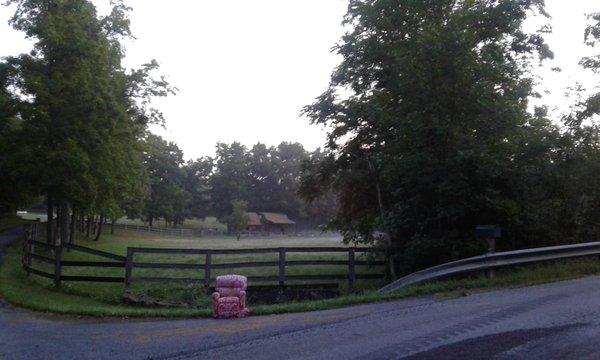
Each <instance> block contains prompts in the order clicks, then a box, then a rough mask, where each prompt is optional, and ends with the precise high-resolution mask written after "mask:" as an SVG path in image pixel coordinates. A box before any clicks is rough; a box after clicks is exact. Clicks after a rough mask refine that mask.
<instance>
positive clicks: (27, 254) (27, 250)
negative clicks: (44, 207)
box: [23, 226, 33, 277]
mask: <svg viewBox="0 0 600 360" xmlns="http://www.w3.org/2000/svg"><path fill="white" fill-rule="evenodd" d="M31 230H32V227H30V226H25V233H24V235H25V239H24V244H23V266H24V267H25V272H26V273H27V277H29V275H31V271H29V269H30V268H31V252H32V247H33V242H32V241H31V240H32V238H31V234H30V232H31Z"/></svg>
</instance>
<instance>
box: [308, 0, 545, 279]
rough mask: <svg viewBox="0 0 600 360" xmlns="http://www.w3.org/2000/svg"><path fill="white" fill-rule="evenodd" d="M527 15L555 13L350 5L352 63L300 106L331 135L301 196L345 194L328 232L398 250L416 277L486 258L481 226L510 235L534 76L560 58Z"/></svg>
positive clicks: (347, 51)
mask: <svg viewBox="0 0 600 360" xmlns="http://www.w3.org/2000/svg"><path fill="white" fill-rule="evenodd" d="M531 14H541V15H545V12H544V10H543V6H542V2H540V1H535V0H531V1H512V0H500V1H492V2H489V1H478V0H475V1H466V0H465V1H460V0H459V1H456V0H442V1H438V0H436V1H433V0H431V1H408V0H378V1H375V0H373V1H363V0H353V1H351V2H350V5H349V7H348V13H347V15H346V17H345V20H344V23H345V24H346V25H348V26H349V27H351V28H352V30H350V31H349V32H348V33H347V34H346V35H345V36H344V37H343V38H342V41H341V42H340V44H338V45H337V46H336V47H335V51H336V52H337V53H338V54H339V55H341V56H342V58H343V60H342V63H341V64H340V65H339V66H338V67H337V69H336V70H335V71H334V73H333V75H332V79H331V85H330V87H329V89H327V90H326V91H325V92H324V93H323V94H322V95H321V96H320V97H319V98H317V100H316V102H315V103H314V104H312V105H310V106H307V107H306V108H305V109H304V113H305V114H306V115H308V116H309V118H310V119H311V121H312V123H316V124H323V125H327V126H329V127H330V128H331V129H332V130H331V131H330V132H329V136H328V143H327V147H328V149H329V150H330V151H331V155H330V156H328V157H326V158H325V159H324V160H323V161H322V162H321V163H320V164H319V165H318V166H313V168H312V170H311V173H310V174H306V175H305V176H304V182H305V187H304V190H306V189H308V188H312V189H313V190H314V191H313V192H312V193H307V191H303V194H304V195H305V196H306V197H307V198H309V199H311V198H313V197H316V196H318V195H319V194H321V193H322V192H323V191H324V190H325V189H330V188H333V189H334V190H335V191H337V192H338V193H339V200H340V208H339V211H338V213H337V215H336V218H335V219H334V221H333V222H332V225H333V226H335V227H336V228H338V229H340V230H341V231H342V232H343V234H344V236H345V239H346V240H347V241H353V242H367V243H373V242H377V241H382V242H384V244H382V245H385V246H386V247H388V248H394V249H399V250H394V251H396V255H395V256H396V257H397V258H398V259H401V260H402V261H401V266H402V268H400V270H401V271H409V270H412V269H414V268H420V267H425V266H428V265H432V264H436V263H439V262H442V261H446V260H450V259H454V258H457V257H460V256H465V255H468V254H472V253H476V252H478V251H480V250H481V245H477V242H476V241H474V239H473V236H472V231H473V228H474V226H476V225H477V224H484V223H500V224H501V225H503V226H505V227H506V226H509V223H508V220H509V219H510V214H509V212H510V204H511V203H512V202H513V199H510V197H509V194H510V191H509V190H510V189H509V185H508V184H510V181H509V180H510V179H509V178H508V176H509V174H511V173H513V170H514V166H515V164H514V162H513V159H514V157H515V156H516V154H519V153H520V152H521V151H523V150H524V149H522V148H519V146H520V145H522V142H521V141H520V139H521V138H522V137H523V136H526V135H528V134H529V132H530V127H529V125H528V122H529V120H530V119H531V116H530V114H528V112H527V98H528V97H529V96H530V95H532V86H531V84H532V81H531V79H529V78H528V77H527V76H526V75H527V71H528V69H529V66H530V63H531V61H533V60H534V59H535V57H538V58H540V59H544V58H547V57H551V56H552V54H551V52H550V51H549V50H548V48H547V46H546V45H545V44H544V42H543V38H542V36H541V35H540V34H539V33H534V34H528V33H526V32H525V31H524V30H523V22H524V20H525V19H526V17H527V16H528V15H531ZM319 189H320V191H319ZM423 254H427V256H424V255H423ZM390 271H391V272H392V273H393V270H392V269H390Z"/></svg>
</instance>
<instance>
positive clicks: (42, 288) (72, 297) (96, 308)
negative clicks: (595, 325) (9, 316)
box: [0, 235, 600, 318]
mask: <svg viewBox="0 0 600 360" xmlns="http://www.w3.org/2000/svg"><path fill="white" fill-rule="evenodd" d="M281 241H284V240H282V239H278V240H277V239H274V238H272V239H262V240H259V239H245V240H242V241H241V242H238V241H237V240H232V239H230V238H229V239H227V238H224V239H212V238H211V239H206V238H202V239H197V240H191V239H173V240H164V239H160V238H147V237H141V236H140V237H127V238H126V237H124V236H119V235H117V236H107V237H106V238H104V239H103V240H101V241H100V242H98V243H94V242H91V241H79V243H81V244H83V245H85V246H93V247H96V248H99V249H102V250H105V251H110V252H114V253H124V249H125V248H126V247H127V246H163V247H164V246H169V247H198V248H209V247H212V248H215V247H221V248H227V247H257V245H260V246H274V244H275V243H276V242H279V243H278V245H279V246H280V245H281ZM285 241H290V240H289V239H286V240H285ZM319 241H321V243H320V244H319V245H321V246H327V245H332V242H334V241H336V240H333V239H331V238H327V239H320V240H317V239H310V238H309V239H298V240H297V242H295V243H293V244H289V245H290V246H300V245H299V244H304V246H314V245H315V242H319ZM322 241H329V243H323V242H322ZM337 241H339V239H338V240H337ZM65 257H66V258H71V259H87V260H90V257H89V256H88V255H85V254H80V253H76V252H71V253H66V254H65ZM98 260H99V259H98ZM167 260H168V261H171V262H172V261H174V260H173V259H169V258H168V257H164V256H162V255H161V256H159V257H158V259H156V258H154V259H153V260H152V261H167ZM253 260H257V258H256V257H254V258H253ZM180 261H184V262H188V261H198V259H193V258H189V259H184V260H180ZM223 261H232V259H226V260H223ZM248 270H249V269H248ZM259 270H262V269H259ZM325 270H327V271H328V272H330V271H333V269H330V268H327V267H326V269H325ZM342 270H343V269H342ZM115 271H121V272H122V270H121V269H97V271H94V272H93V274H94V275H107V272H113V273H111V275H115V273H114V272H115ZM169 271H170V270H169ZM304 271H306V269H304ZM315 271H317V272H319V271H323V269H316V270H315ZM78 273H79V274H82V272H81V269H79V270H78ZM304 273H306V272H304ZM244 274H245V275H253V273H248V272H244ZM595 274H600V262H598V261H597V260H596V259H581V260H569V261H561V262H554V263H548V264H540V265H533V266H527V267H519V268H514V269H510V270H502V271H497V274H496V277H495V278H494V279H488V278H486V277H485V276H483V275H476V276H470V277H463V278H456V279H450V280H444V281H436V282H431V283H426V284H423V285H419V286H413V287H410V288H407V289H404V290H401V291H398V292H396V293H393V294H389V295H379V294H377V293H376V292H375V289H376V288H377V287H378V286H379V285H381V284H379V283H373V282H364V283H362V284H359V286H360V287H362V290H363V292H362V293H361V294H347V295H343V296H341V297H338V298H334V299H326V300H318V301H305V302H292V303H282V304H276V305H261V306H252V304H250V307H251V308H252V312H253V314H256V315H266V314H278V313H287V312H303V311H315V310H324V309H331V308H336V307H343V306H348V305H353V304H361V303H368V302H376V301H388V300H394V299H403V298H408V297H414V296H422V295H431V294H436V295H437V296H440V297H455V296H463V295H466V294H468V293H470V292H473V291H481V290H485V289H494V288H501V287H513V286H528V285H534V284H540V283H546V282H552V281H559V280H567V279H573V278H578V277H582V276H587V275H595ZM171 275H173V274H170V275H169V276H171ZM179 276H181V275H179ZM139 286H141V285H139ZM138 290H141V291H146V292H148V293H151V294H153V295H154V294H159V293H162V294H164V295H165V296H167V294H170V295H173V294H176V295H174V296H176V297H177V296H180V297H185V296H187V297H188V298H189V297H190V296H191V295H190V294H191V293H195V294H196V296H195V298H194V299H192V300H193V301H192V302H193V304H194V307H191V308H154V307H136V306H131V305H126V304H123V303H122V302H121V294H122V291H123V285H122V284H97V283H63V284H62V285H61V286H60V287H58V288H57V287H55V286H54V285H53V284H52V282H51V281H50V280H49V279H44V278H40V277H37V276H31V277H29V278H28V277H27V276H26V275H25V272H24V271H23V270H22V269H21V266H20V249H19V246H18V245H14V246H13V247H11V248H9V249H8V253H7V255H6V256H5V264H4V265H3V266H2V267H1V268H0V295H1V296H2V297H3V298H4V299H6V301H8V302H9V303H11V304H13V305H15V306H20V307H24V308H28V309H32V310H37V311H42V312H52V313H60V314H71V315H86V316H96V317H152V318H160V317H207V316H209V315H210V313H211V309H210V299H209V297H208V296H206V295H204V294H203V293H199V292H197V291H196V292H194V291H195V290H197V289H193V288H188V289H187V290H191V291H182V289H181V288H180V287H179V288H178V287H176V286H174V285H158V286H157V285H153V286H142V287H141V288H139V289H138ZM184 290H186V289H184ZM177 294H179V295H177ZM198 294H200V295H198ZM175 300H182V299H181V298H179V299H175ZM185 300H190V299H185Z"/></svg>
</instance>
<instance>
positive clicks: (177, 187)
mask: <svg viewBox="0 0 600 360" xmlns="http://www.w3.org/2000/svg"><path fill="white" fill-rule="evenodd" d="M145 145H146V148H145V152H144V154H145V156H144V163H145V165H146V168H147V170H148V176H149V178H150V186H149V187H150V194H149V196H148V198H147V199H146V202H145V204H144V209H143V211H142V215H143V216H144V217H145V218H146V220H147V221H148V222H149V223H150V226H152V222H153V220H154V219H156V218H159V217H160V218H163V219H165V220H166V221H167V222H171V223H182V222H183V220H184V219H185V213H184V211H185V206H186V205H185V198H184V195H185V194H184V192H183V188H182V187H183V182H184V180H185V172H184V169H183V168H182V167H181V166H182V165H183V152H182V151H181V150H180V149H179V148H178V147H177V145H175V143H173V142H167V141H165V140H163V139H162V138H161V137H160V136H157V135H153V134H150V133H148V134H147V135H146V142H145Z"/></svg>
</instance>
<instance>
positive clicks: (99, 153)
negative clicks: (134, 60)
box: [7, 0, 174, 242]
mask: <svg viewBox="0 0 600 360" xmlns="http://www.w3.org/2000/svg"><path fill="white" fill-rule="evenodd" d="M7 4H8V5H16V12H15V14H14V16H13V18H12V19H11V24H12V26H13V27H14V28H15V29H17V30H21V31H24V32H25V33H26V35H27V36H28V37H29V38H31V39H32V40H34V50H33V51H32V52H31V53H30V54H24V55H20V56H18V57H12V58H9V59H8V61H7V63H8V65H9V67H10V69H11V71H10V72H9V73H10V74H11V75H10V78H9V82H10V85H11V89H12V92H13V95H15V96H14V97H15V98H17V100H18V106H17V110H18V116H17V117H18V118H19V119H20V120H21V124H20V127H19V133H18V134H16V135H15V137H16V138H18V139H20V141H21V142H20V144H21V146H19V148H18V149H17V150H18V151H16V152H15V154H14V155H13V157H14V158H16V159H21V161H22V162H23V163H24V164H26V165H24V166H22V167H21V169H20V174H19V175H20V177H21V178H22V179H26V181H27V182H28V184H29V188H30V189H39V190H37V191H39V192H42V193H44V194H45V195H46V202H47V208H48V210H47V211H48V219H50V221H49V223H48V225H49V226H48V233H47V238H48V241H52V240H53V239H55V237H56V235H55V234H59V233H60V239H61V241H63V242H64V241H66V240H67V237H69V238H70V239H72V238H73V237H72V236H69V234H68V230H69V228H73V226H69V224H68V219H67V218H68V216H69V214H71V217H72V219H73V220H72V221H71V223H72V224H73V222H74V219H75V216H76V213H80V214H85V215H87V216H88V224H89V223H90V221H91V219H92V218H99V219H100V221H99V224H98V226H97V227H96V228H97V229H98V231H97V233H96V239H98V238H99V236H100V233H101V228H102V223H103V221H102V220H103V219H105V218H106V217H112V218H113V219H114V218H115V217H117V216H119V215H120V214H122V213H123V212H130V211H132V206H134V205H135V204H136V203H137V204H139V203H140V198H141V197H142V196H143V194H144V188H145V185H144V184H143V181H144V170H143V166H142V157H141V147H140V140H141V138H142V136H143V134H144V132H145V130H146V127H147V125H148V124H149V123H161V122H162V120H163V119H162V114H161V113H160V112H159V111H157V110H156V109H154V108H153V107H152V106H151V99H152V98H153V97H156V96H166V95H167V94H170V93H173V92H174V89H172V88H171V87H170V86H169V84H168V83H167V82H166V81H164V79H163V78H161V79H158V80H157V79H155V78H154V77H153V76H152V75H151V73H152V72H153V71H154V70H155V69H156V68H157V66H158V65H157V64H156V62H155V61H152V62H150V63H149V64H146V65H144V66H143V67H142V68H141V69H138V70H134V71H131V72H127V71H126V70H125V69H123V67H122V65H121V59H122V58H123V56H124V51H123V48H122V46H121V45H120V39H121V38H122V37H126V36H130V35H131V34H130V31H129V19H128V17H127V12H128V11H129V10H130V9H129V8H127V7H126V6H125V5H124V4H123V3H122V2H121V1H114V2H113V5H114V7H113V10H112V12H111V13H110V14H109V15H108V16H106V17H102V18H100V17H98V16H97V14H96V9H95V7H94V5H93V4H92V3H91V2H90V1H87V0H72V1H71V0H70V1H64V0H9V1H7ZM34 195H35V194H34ZM54 214H56V215H57V217H58V219H57V221H56V224H54V222H53V221H52V219H53V217H54ZM55 225H56V226H55ZM53 228H54V229H53ZM57 229H60V232H59V231H57Z"/></svg>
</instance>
